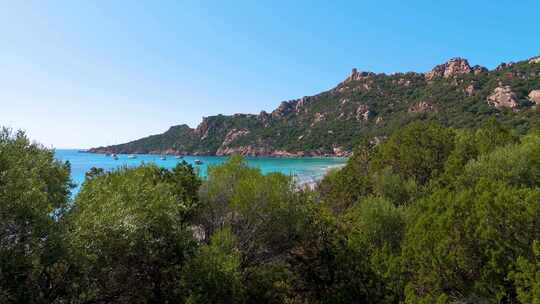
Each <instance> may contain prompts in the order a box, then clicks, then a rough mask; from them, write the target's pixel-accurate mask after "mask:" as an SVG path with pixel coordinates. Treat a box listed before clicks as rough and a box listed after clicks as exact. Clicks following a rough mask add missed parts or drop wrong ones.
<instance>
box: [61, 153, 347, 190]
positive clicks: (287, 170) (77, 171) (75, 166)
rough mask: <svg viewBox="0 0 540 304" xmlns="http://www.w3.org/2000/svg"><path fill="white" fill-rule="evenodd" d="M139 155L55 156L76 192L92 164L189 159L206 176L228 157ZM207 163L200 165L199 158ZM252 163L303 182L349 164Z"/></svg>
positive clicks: (323, 160) (304, 160) (313, 160)
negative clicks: (65, 165)
mask: <svg viewBox="0 0 540 304" xmlns="http://www.w3.org/2000/svg"><path fill="white" fill-rule="evenodd" d="M136 156H137V158H134V159H133V158H128V155H126V154H119V155H118V160H115V159H113V158H112V157H110V156H106V155H104V154H93V153H84V152H79V151H78V150H61V149H58V150H56V151H55V157H56V158H57V159H58V160H60V161H69V162H70V163H71V177H72V180H73V181H74V182H75V183H76V188H75V189H74V191H73V192H74V193H77V192H78V191H79V188H80V185H81V184H82V182H83V181H84V175H85V173H86V172H87V171H88V170H90V168H92V167H98V168H103V169H105V170H113V169H116V168H118V167H121V166H138V165H140V164H142V163H155V164H157V165H158V166H161V167H165V168H172V167H174V166H176V164H177V163H178V162H181V161H182V160H185V161H186V162H188V163H190V164H191V165H193V166H194V167H196V168H199V170H198V171H199V175H201V177H203V178H204V177H206V172H207V170H208V166H209V165H217V164H220V163H222V162H224V161H225V160H227V157H221V156H184V158H183V159H176V158H175V157H174V156H166V159H165V160H162V159H161V156H160V155H154V154H138V155H136ZM196 159H199V160H201V161H202V162H203V164H201V165H196V164H195V160H196ZM246 160H247V162H248V165H249V166H252V167H256V168H259V169H260V170H261V171H262V172H263V173H264V174H267V173H270V172H281V173H284V174H286V175H290V176H293V177H294V179H295V180H296V181H297V183H299V184H304V183H310V182H314V181H317V180H319V179H321V178H322V177H323V176H324V174H325V173H326V171H327V170H328V169H330V168H333V167H340V166H343V165H344V164H345V163H346V161H347V160H346V159H345V158H329V157H297V158H274V157H246Z"/></svg>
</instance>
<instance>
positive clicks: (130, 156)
mask: <svg viewBox="0 0 540 304" xmlns="http://www.w3.org/2000/svg"><path fill="white" fill-rule="evenodd" d="M128 158H132V159H133V158H137V155H134V154H131V155H128Z"/></svg>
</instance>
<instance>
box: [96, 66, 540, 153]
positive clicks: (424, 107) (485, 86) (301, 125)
mask: <svg viewBox="0 0 540 304" xmlns="http://www.w3.org/2000/svg"><path fill="white" fill-rule="evenodd" d="M539 103H540V57H535V58H531V59H529V60H525V61H521V62H516V63H513V62H512V63H502V64H501V65H499V66H498V67H497V68H496V69H494V70H491V71H490V70H488V69H486V68H484V67H481V66H478V65H477V66H470V65H469V62H468V61H467V60H466V59H463V58H454V59H451V60H449V61H448V62H446V63H444V64H441V65H438V66H436V67H435V68H433V70H431V71H429V72H427V73H416V72H409V73H396V74H390V75H387V74H376V73H372V72H361V71H358V70H357V69H353V70H352V73H351V75H350V76H349V77H347V78H346V79H345V80H344V81H343V82H341V83H340V84H338V85H337V86H336V87H335V88H334V89H331V90H329V91H326V92H323V93H320V94H318V95H315V96H306V97H302V98H300V99H295V100H290V101H284V102H282V103H281V104H280V105H279V106H278V107H277V109H275V110H274V111H272V112H271V113H267V112H265V111H262V112H261V113H259V114H258V115H255V114H235V115H232V116H225V115H217V116H210V117H204V118H203V121H202V123H201V124H200V125H199V126H198V127H197V128H195V129H192V128H190V127H188V126H187V125H179V126H173V127H171V128H170V129H169V130H168V131H166V132H165V133H163V134H159V135H153V136H149V137H145V138H142V139H139V140H135V141H132V142H129V143H125V144H120V145H114V146H108V147H99V148H93V149H91V150H90V152H94V153H159V154H193V155H230V154H243V155H271V156H319V155H328V156H347V155H349V154H350V153H351V151H352V148H353V147H354V145H355V144H356V143H357V142H358V141H360V140H362V139H378V138H380V137H382V136H385V135H386V134H388V133H389V132H391V131H392V130H393V129H395V128H399V127H401V126H403V125H404V124H406V123H408V122H410V121H412V120H417V119H423V120H425V119H433V120H437V121H440V122H441V123H443V124H445V125H448V126H453V127H458V128H463V127H476V126H478V125H480V124H481V123H482V122H483V121H484V120H486V119H487V118H489V117H491V116H496V117H497V119H498V120H500V121H503V122H506V123H509V124H512V125H513V126H514V127H516V129H517V130H518V131H525V130H527V129H529V128H531V127H536V126H538V125H539V124H540V119H539V115H538V114H539V113H538V111H537V110H536V106H537V104H539Z"/></svg>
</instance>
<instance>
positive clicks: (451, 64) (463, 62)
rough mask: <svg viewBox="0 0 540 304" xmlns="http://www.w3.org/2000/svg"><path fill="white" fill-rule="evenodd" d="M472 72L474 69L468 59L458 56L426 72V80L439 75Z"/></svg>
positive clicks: (447, 76) (446, 75) (448, 75)
mask: <svg viewBox="0 0 540 304" xmlns="http://www.w3.org/2000/svg"><path fill="white" fill-rule="evenodd" d="M471 72H472V69H471V66H470V65H469V62H468V61H467V59H464V58H459V57H458V58H452V59H450V60H449V61H448V62H446V63H444V64H440V65H438V66H436V67H434V68H433V70H431V71H430V72H427V73H426V74H425V77H426V80H433V79H434V78H438V77H444V78H449V77H453V76H456V75H461V74H469V73H471Z"/></svg>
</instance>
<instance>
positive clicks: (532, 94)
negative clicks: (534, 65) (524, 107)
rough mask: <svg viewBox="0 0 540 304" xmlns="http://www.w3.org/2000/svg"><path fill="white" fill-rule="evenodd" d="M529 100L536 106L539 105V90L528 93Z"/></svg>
mask: <svg viewBox="0 0 540 304" xmlns="http://www.w3.org/2000/svg"><path fill="white" fill-rule="evenodd" d="M529 100H530V101H531V102H534V103H535V104H536V105H539V104H540V90H532V91H531V92H530V93H529Z"/></svg>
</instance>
